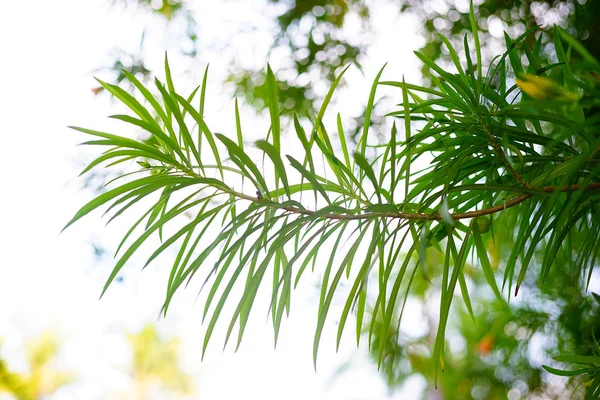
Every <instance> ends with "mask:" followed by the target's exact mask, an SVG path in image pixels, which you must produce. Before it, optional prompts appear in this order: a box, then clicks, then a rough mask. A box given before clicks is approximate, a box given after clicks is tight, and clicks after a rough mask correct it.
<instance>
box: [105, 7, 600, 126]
mask: <svg viewBox="0 0 600 400" xmlns="http://www.w3.org/2000/svg"><path fill="white" fill-rule="evenodd" d="M222 1H224V0H222ZM228 1H230V2H232V3H234V2H235V1H240V0H228ZM387 1H389V2H394V4H398V12H399V13H401V12H410V13H413V14H414V15H415V17H416V18H418V19H419V20H421V21H422V26H423V30H422V34H423V35H424V36H425V38H426V44H425V46H424V48H423V49H422V52H423V53H424V54H425V55H426V56H427V57H429V58H430V59H432V60H434V61H436V60H445V61H446V62H450V57H449V54H448V53H447V51H446V50H445V49H444V47H443V43H442V41H441V39H440V36H439V34H440V33H441V34H443V35H445V36H446V37H448V38H449V39H450V40H451V42H452V43H453V45H454V46H455V47H456V49H457V51H458V53H461V50H463V46H462V35H463V34H464V33H465V32H466V31H468V30H469V29H470V28H469V26H470V21H469V2H468V1H467V0H423V1H421V0H402V1H395V0H387ZM112 3H113V4H114V5H115V6H117V5H124V6H128V7H134V8H135V9H136V10H138V11H142V13H143V14H146V15H156V16H158V17H160V18H162V19H164V20H165V21H166V22H167V23H168V24H171V25H181V26H185V30H184V34H183V35H182V37H180V39H178V42H181V43H182V45H181V46H180V47H181V52H182V54H185V55H188V56H190V57H196V56H197V55H198V51H199V50H200V49H199V42H198V29H197V26H198V24H202V20H201V19H200V20H199V21H196V19H195V18H194V15H193V12H192V8H191V4H190V3H189V2H185V1H182V0H155V1H152V0H112ZM267 4H270V5H271V6H272V7H275V8H276V9H277V10H278V16H277V17H276V18H275V22H276V31H275V32H274V33H273V40H272V42H271V44H270V46H271V50H272V51H273V50H275V49H280V50H283V52H284V54H287V56H286V58H285V61H284V62H283V63H282V65H281V66H279V67H278V69H277V71H276V72H277V74H276V75H277V76H282V77H283V76H285V79H283V78H281V79H278V81H277V84H278V88H279V91H280V99H281V104H282V111H281V112H282V113H283V114H288V115H293V114H298V115H300V116H308V115H312V114H314V112H315V111H316V110H317V106H318V104H317V103H316V100H317V98H318V97H322V95H323V93H315V91H314V88H315V87H318V86H319V83H325V84H326V86H329V85H330V84H331V83H332V82H333V79H334V78H335V76H336V75H337V74H339V72H340V70H341V67H343V66H346V65H348V64H354V65H357V66H358V67H359V68H360V66H361V59H362V57H363V56H364V54H365V51H366V49H367V48H368V45H369V43H370V40H371V39H369V35H368V33H369V32H370V31H372V26H373V25H374V24H376V23H377V21H373V20H372V18H371V14H370V10H369V7H372V6H376V5H374V4H371V3H369V2H367V1H366V0H303V1H294V0H285V1H284V0H267ZM475 6H476V7H475V12H476V18H477V21H478V26H479V29H480V34H481V36H482V43H484V45H483V49H484V51H483V56H484V57H483V60H484V62H485V63H486V64H488V63H489V62H490V61H491V57H492V55H493V54H494V53H495V50H494V49H492V47H495V48H497V47H498V46H499V45H502V44H503V42H504V38H503V34H504V33H503V32H504V31H506V33H507V34H508V36H509V37H511V38H512V39H515V38H516V37H518V36H519V35H521V34H522V33H524V32H525V31H526V30H527V29H528V28H531V27H532V26H534V25H536V24H537V25H540V26H542V27H548V26H552V25H554V24H558V25H560V26H562V27H563V28H565V29H566V30H567V32H568V33H570V34H571V35H572V36H574V37H575V38H577V39H578V40H580V41H581V43H582V44H583V45H584V46H585V47H586V48H587V49H588V51H590V53H591V54H592V55H593V56H595V57H597V58H598V57H600V28H599V27H598V24H597V22H598V21H600V2H598V1H592V0H542V1H531V0H483V1H482V0H479V1H476V2H475ZM350 15H352V16H353V17H354V18H355V19H358V20H360V21H361V28H360V29H361V30H362V32H361V34H357V33H355V34H354V35H352V36H348V35H347V34H346V33H345V32H344V30H343V28H344V24H345V22H346V20H347V19H348V17H349V16H350ZM247 24H248V25H250V26H251V25H252V21H248V22H247ZM539 34H540V35H542V36H543V40H542V44H543V47H544V52H545V54H550V53H552V50H553V49H552V44H551V40H550V39H551V38H549V37H548V36H546V35H545V34H544V33H543V32H542V31H540V32H539ZM142 36H143V35H142ZM527 40H529V41H530V43H529V44H532V43H533V41H534V40H535V37H533V36H530V37H528V39H527ZM548 46H549V47H548ZM547 47H548V48H547ZM142 49H143V40H142V41H141V44H140V53H139V54H141V53H142ZM139 54H137V55H136V54H128V53H125V52H122V51H120V50H116V51H115V53H114V54H113V56H112V57H113V59H114V62H113V63H112V64H111V65H109V66H107V67H106V68H105V69H107V70H111V71H113V72H114V75H115V76H116V78H115V81H116V82H121V81H123V79H124V75H123V73H122V70H123V69H125V70H127V71H129V72H131V73H133V74H135V75H137V76H138V78H141V79H142V81H143V80H144V78H148V77H149V76H150V73H151V71H150V70H149V68H147V66H146V65H145V63H144V59H143V57H141V56H140V55H139ZM423 72H424V74H425V76H430V72H429V68H428V67H427V66H426V65H424V66H423ZM265 74H266V71H265V70H264V69H262V68H261V69H248V68H245V67H242V66H241V65H239V63H237V62H236V60H235V59H233V60H232V63H231V71H230V75H229V79H228V80H229V82H231V83H232V84H233V85H234V86H235V88H236V94H239V95H242V96H243V97H244V99H245V103H246V104H250V105H252V106H254V107H255V108H256V109H257V110H263V109H264V108H266V107H267V97H266V96H267V94H266V87H265V86H264V82H265ZM342 84H343V82H342ZM95 90H96V91H101V90H102V88H101V87H98V88H96V89H95ZM359 119H360V117H359ZM359 119H357V122H359Z"/></svg>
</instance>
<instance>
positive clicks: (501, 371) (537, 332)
mask: <svg viewBox="0 0 600 400" xmlns="http://www.w3.org/2000/svg"><path fill="white" fill-rule="evenodd" d="M508 232H509V231H508V230H504V229H503V227H502V228H497V229H496V230H495V232H494V237H492V233H491V232H490V233H488V234H486V235H484V239H485V241H486V245H487V247H488V252H489V253H490V254H496V255H500V254H502V250H501V248H500V243H506V244H507V246H509V245H511V244H512V245H514V237H512V235H510V234H507V233H508ZM540 253H541V251H540ZM538 256H541V254H540V255H538ZM443 259H444V254H443V253H441V252H439V251H437V250H435V249H433V248H429V249H428V253H427V264H428V267H427V268H428V275H429V276H433V277H437V279H440V276H441V272H442V271H441V265H443ZM503 262H505V261H504V260H501V259H500V258H498V259H496V260H495V262H494V263H493V265H492V267H493V268H494V270H497V269H498V268H499V267H500V264H501V263H503ZM477 269H478V266H477V265H471V264H467V265H466V266H465V273H466V275H467V276H468V278H469V283H470V285H472V286H471V290H470V292H471V293H472V295H471V298H470V299H471V302H472V307H473V310H474V311H475V313H474V315H475V318H473V317H472V316H471V315H470V314H469V312H468V311H467V309H466V308H465V307H464V306H463V307H460V308H456V309H455V310H454V311H453V313H452V317H451V318H450V320H451V321H452V322H451V326H450V327H449V328H448V329H449V351H448V356H447V358H446V359H445V362H444V373H443V374H441V375H439V376H438V384H437V390H436V388H435V384H434V368H433V366H434V362H433V360H432V354H431V352H430V351H429V350H428V349H430V348H432V347H433V342H434V340H435V330H436V326H435V325H434V323H433V320H434V315H432V314H434V313H435V311H436V310H434V309H432V308H431V307H427V306H425V304H427V301H429V300H431V299H432V298H434V297H435V296H436V295H439V291H438V290H439V282H437V279H434V281H433V282H432V283H433V284H432V285H429V284H428V283H427V282H425V281H424V280H423V278H422V276H419V275H417V276H416V277H415V280H416V282H415V283H414V285H413V291H412V292H411V297H410V300H411V301H413V302H414V301H417V302H419V303H421V304H423V305H424V306H423V307H422V308H421V310H422V315H421V318H422V319H423V320H424V321H427V324H426V326H427V329H426V330H425V332H421V333H419V334H417V335H415V333H414V332H412V333H411V328H410V327H401V329H398V327H397V326H392V327H390V329H391V331H390V332H389V333H388V336H387V339H385V343H384V344H383V346H384V357H383V359H382V362H381V364H380V369H381V372H382V374H383V376H384V378H385V380H386V383H387V385H388V387H389V388H390V390H394V389H395V388H399V387H401V386H402V385H403V384H404V383H405V382H406V380H407V379H408V378H410V377H413V376H421V377H423V378H424V379H425V380H426V382H427V387H426V389H425V391H424V392H423V393H422V396H421V398H423V399H428V398H441V399H505V398H507V393H509V392H510V396H512V397H510V396H509V398H520V399H535V398H538V399H539V398H568V397H569V396H571V394H572V392H573V391H574V390H575V389H576V387H577V385H578V384H579V383H580V382H581V379H580V378H576V379H575V380H574V381H573V382H571V383H570V384H568V385H567V381H566V379H565V380H563V381H561V380H560V379H557V378H556V377H555V376H551V375H550V374H548V373H547V372H545V371H544V369H543V368H542V364H550V365H552V366H553V367H554V368H557V367H556V365H557V363H556V362H553V361H552V359H551V357H552V356H555V355H557V354H559V353H568V354H577V355H588V356H592V355H596V354H598V344H597V342H596V340H595V338H596V337H600V297H598V296H597V295H595V294H593V293H585V292H582V289H581V286H580V285H579V283H578V282H577V279H576V278H574V279H565V276H568V275H569V272H570V271H569V270H568V268H566V264H558V265H557V268H555V269H552V271H551V273H550V276H549V277H548V281H547V282H546V283H545V284H544V285H543V286H541V287H540V286H539V285H538V284H537V283H536V282H535V280H534V279H528V280H526V282H525V284H524V285H523V288H522V289H521V290H522V291H523V293H524V296H523V298H520V299H519V300H518V301H516V302H515V303H514V304H511V305H509V304H507V303H506V302H503V301H498V299H496V298H494V297H493V293H491V291H490V290H489V288H488V286H487V283H486V281H485V279H483V277H482V275H481V274H480V273H479V272H478V271H477ZM413 304H414V303H413ZM398 312H399V311H397V313H398ZM370 318H373V316H372V315H371V316H370V317H369V319H368V320H367V325H366V328H365V331H364V334H365V335H368V334H369V324H370ZM374 318H375V321H376V323H377V324H381V323H382V322H381V314H378V315H376V316H375V317H374ZM394 319H397V318H394ZM372 332H373V335H374V338H373V340H372V353H371V355H372V358H373V362H374V363H377V360H378V349H379V346H380V345H382V343H381V340H382V339H381V337H380V336H378V332H380V330H379V329H377V328H375V329H374V330H373V331H372ZM557 360H560V361H564V360H562V359H561V358H560V357H558V358H557ZM592 361H595V362H596V364H598V363H599V361H600V360H599V359H596V360H592ZM588 362H589V360H588ZM588 367H589V366H588ZM545 368H547V369H548V370H549V371H551V372H552V373H557V372H558V373H560V371H557V370H556V369H552V367H545ZM580 373H581V371H580ZM563 375H569V376H573V375H574V374H572V373H571V374H563ZM596 376H597V372H596V375H592V379H594V378H595V377H596ZM593 387H595V388H598V384H597V383H596V385H595V386H593ZM579 389H585V386H584V385H581V387H580V388H579ZM511 391H512V392H511ZM584 395H585V393H584V391H583V390H580V391H578V392H576V393H573V398H575V399H577V398H582V397H583V396H584ZM586 398H590V399H591V398H594V399H595V398H597V397H593V396H591V397H590V394H588V395H587V397H586Z"/></svg>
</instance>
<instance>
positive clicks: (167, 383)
mask: <svg viewBox="0 0 600 400" xmlns="http://www.w3.org/2000/svg"><path fill="white" fill-rule="evenodd" d="M127 339H128V341H129V344H130V346H131V349H132V351H133V358H132V365H131V370H130V374H131V377H132V378H133V380H134V382H135V383H136V385H135V391H136V394H135V398H138V399H146V398H150V397H151V396H150V394H151V393H154V394H155V395H156V394H157V393H162V392H163V391H165V390H166V391H167V392H166V393H163V395H162V396H163V397H161V398H165V397H166V396H167V395H168V394H170V395H179V396H182V395H191V394H192V393H193V392H194V390H193V379H192V377H191V376H190V375H188V374H186V373H184V372H182V371H181V367H180V360H179V340H178V339H177V338H172V339H169V340H164V339H162V338H161V337H160V335H159V333H158V330H157V328H156V325H155V324H150V323H148V324H146V325H145V326H144V327H143V328H142V330H141V331H140V332H138V333H135V334H128V335H127ZM178 398H179V397H178Z"/></svg>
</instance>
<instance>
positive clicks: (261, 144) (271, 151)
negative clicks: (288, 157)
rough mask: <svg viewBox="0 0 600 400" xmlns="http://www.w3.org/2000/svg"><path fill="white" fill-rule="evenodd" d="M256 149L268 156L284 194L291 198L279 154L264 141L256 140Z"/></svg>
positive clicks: (272, 146)
mask: <svg viewBox="0 0 600 400" xmlns="http://www.w3.org/2000/svg"><path fill="white" fill-rule="evenodd" d="M256 147H258V148H259V149H261V150H262V151H264V152H265V153H266V154H267V155H268V156H269V158H270V159H271V161H272V162H273V165H274V166H275V171H276V173H277V176H278V177H279V178H280V179H281V182H282V183H283V187H284V189H285V192H286V194H287V196H288V198H290V197H291V196H292V194H291V192H290V186H289V184H288V179H287V174H286V172H285V167H284V165H283V161H281V156H280V155H279V152H278V151H277V149H276V148H275V146H274V145H272V144H271V143H269V142H267V141H266V140H258V141H257V142H256Z"/></svg>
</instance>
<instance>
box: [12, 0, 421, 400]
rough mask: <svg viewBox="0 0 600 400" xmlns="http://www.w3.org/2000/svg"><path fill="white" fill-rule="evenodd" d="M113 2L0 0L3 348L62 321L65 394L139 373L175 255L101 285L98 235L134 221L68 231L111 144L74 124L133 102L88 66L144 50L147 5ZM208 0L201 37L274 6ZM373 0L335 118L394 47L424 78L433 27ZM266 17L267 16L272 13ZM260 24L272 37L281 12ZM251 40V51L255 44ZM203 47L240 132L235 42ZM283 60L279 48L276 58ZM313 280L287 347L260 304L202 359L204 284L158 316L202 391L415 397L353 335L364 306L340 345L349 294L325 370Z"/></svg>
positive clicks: (248, 126)
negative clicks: (145, 330) (104, 86)
mask: <svg viewBox="0 0 600 400" xmlns="http://www.w3.org/2000/svg"><path fill="white" fill-rule="evenodd" d="M107 3H108V1H102V0H86V1H82V0H63V1H60V2H52V1H50V2H49V1H41V0H34V1H12V2H9V1H4V2H2V7H1V9H0V58H1V61H0V78H1V79H2V81H1V82H0V121H2V124H1V125H0V130H1V132H2V141H1V149H2V153H1V154H2V165H1V167H0V171H1V172H0V177H1V180H0V182H1V186H0V187H1V189H0V193H1V195H0V210H1V215H2V217H1V219H0V226H1V229H0V337H1V338H2V348H1V350H0V351H1V352H2V356H3V357H6V358H7V359H8V360H9V362H10V363H11V364H10V366H11V367H13V368H14V369H16V370H23V369H24V368H26V362H25V359H24V352H23V350H24V347H23V345H24V343H25V342H26V341H27V340H28V339H31V338H33V337H35V336H37V335H38V334H39V333H40V332H42V331H44V330H47V329H52V330H55V331H56V332H57V333H58V334H59V336H60V339H61V340H62V353H61V357H60V360H59V365H58V369H64V370H70V371H76V372H77V373H78V377H79V380H78V382H77V383H76V384H74V385H71V386H69V387H67V388H65V389H63V390H61V391H59V392H57V394H56V395H55V396H53V397H52V398H53V399H100V398H110V397H111V395H113V394H114V393H115V392H118V391H120V390H124V389H125V388H126V387H127V385H128V384H129V381H128V380H127V376H126V375H125V374H124V373H123V371H124V370H125V368H127V365H128V364H127V363H128V352H129V348H128V347H127V345H126V342H125V332H134V331H137V330H139V329H140V328H141V326H143V324H144V323H146V322H147V321H156V320H157V314H158V311H159V309H160V305H161V304H162V300H163V295H164V288H165V279H166V276H167V274H168V271H169V266H168V265H163V266H161V265H160V263H157V264H155V265H151V266H150V267H149V268H148V269H147V270H145V271H144V272H143V273H140V272H139V269H140V266H141V265H139V263H140V261H141V259H140V260H137V263H136V261H135V260H133V262H131V263H130V264H129V267H126V273H125V282H124V283H122V284H119V283H115V284H113V286H112V287H111V288H110V289H109V291H108V292H107V295H106V296H105V297H104V298H103V299H102V300H98V296H99V294H100V291H101V288H102V286H103V284H104V281H105V279H106V277H107V276H108V273H109V272H110V269H111V268H112V265H113V260H112V258H111V257H110V256H108V257H105V258H103V259H102V260H101V261H100V262H98V261H97V260H96V258H95V257H94V254H93V250H92V246H91V244H92V243H101V244H102V245H103V246H105V247H106V248H107V250H108V252H109V254H112V253H113V252H114V249H115V248H116V244H117V243H118V241H119V240H120V237H121V236H120V235H122V234H123V233H124V229H125V225H123V224H121V225H119V224H115V226H113V227H110V226H109V228H104V223H105V220H100V215H101V212H100V213H98V212H95V213H93V214H91V215H90V216H88V217H86V218H84V219H83V220H82V221H79V222H78V223H76V224H75V225H74V226H72V227H71V228H69V229H68V230H67V231H66V232H64V233H62V234H60V235H59V232H60V229H61V228H62V227H63V226H64V224H65V223H66V222H67V221H68V220H69V219H70V218H71V217H72V215H73V214H74V212H75V211H76V210H77V209H78V208H79V207H80V206H81V205H83V204H84V203H85V202H86V201H88V200H89V199H90V198H91V197H92V195H93V193H91V192H90V191H87V190H81V186H82V185H83V180H82V179H77V175H78V174H79V172H80V170H81V169H82V164H83V162H85V161H89V160H91V155H92V154H98V149H85V148H83V147H77V146H76V144H77V143H80V142H82V141H85V140H87V137H85V135H82V134H80V133H77V132H75V131H71V130H69V129H67V128H66V126H68V125H80V126H85V127H89V128H92V129H98V130H103V129H105V130H108V131H112V132H115V133H118V128H121V127H122V125H121V124H117V123H115V122H114V121H108V120H107V119H106V116H108V115H111V114H115V113H118V112H122V111H123V109H122V108H118V107H117V106H116V105H115V104H111V102H110V101H108V99H107V97H106V96H104V97H100V98H96V97H94V95H93V94H92V92H91V90H90V89H91V88H93V87H95V86H97V84H96V83H95V81H94V80H93V79H92V73H91V71H93V70H95V69H96V68H98V67H100V66H103V65H106V62H107V59H108V57H107V54H109V52H110V51H111V50H112V49H113V48H115V47H117V46H120V47H123V48H126V49H132V50H134V49H135V48H136V47H137V46H138V40H139V33H140V32H141V29H142V28H143V21H144V20H145V18H144V17H143V16H139V17H137V18H136V17H135V15H134V12H133V11H132V10H130V11H127V12H121V11H110V8H109V7H108V6H107ZM201 3H202V4H203V5H202V6H201V5H200V2H198V15H197V19H198V22H199V25H200V28H201V33H200V41H201V49H202V48H203V47H202V46H204V44H206V43H211V42H212V41H214V40H217V39H218V38H222V37H223V36H225V37H226V36H227V35H228V34H231V33H230V32H229V33H228V29H230V27H231V26H235V23H236V21H237V22H240V21H243V20H244V19H249V18H253V19H254V21H255V22H254V23H256V21H261V16H260V14H258V13H259V12H260V10H261V5H262V4H263V3H262V2H260V1H254V0H250V1H235V2H230V3H228V2H226V1H211V2H201ZM375 3H376V2H375ZM209 4H210V5H209ZM372 12H373V14H374V16H373V17H374V18H373V20H374V21H377V24H376V26H375V30H376V34H377V40H376V41H375V43H374V45H373V46H372V47H370V49H369V51H368V53H367V57H366V58H365V60H366V61H365V64H364V67H365V74H366V76H365V77H362V76H361V74H360V72H358V71H357V69H356V68H351V69H350V70H349V72H348V74H347V77H348V80H349V81H351V82H353V84H352V87H351V88H350V89H349V90H346V92H345V93H344V94H343V95H341V96H339V98H340V99H344V101H343V102H342V101H338V102H337V104H335V105H334V106H333V107H331V109H330V112H329V118H333V116H335V114H336V113H337V112H338V111H341V112H342V114H345V113H347V110H355V111H357V110H358V109H359V108H360V106H361V105H363V104H364V103H365V102H366V99H367V97H368V92H369V88H370V84H371V80H372V79H373V78H374V76H375V74H376V72H377V71H378V70H379V68H380V67H381V66H382V65H383V63H385V62H389V64H388V67H387V68H386V74H384V78H386V79H394V80H400V79H401V78H402V74H406V79H407V81H412V82H415V81H416V80H417V79H418V66H417V64H416V57H414V56H413V55H412V50H414V49H416V48H418V47H419V46H420V44H421V43H422V42H421V41H422V39H421V38H420V37H418V36H417V34H416V32H417V31H418V27H417V26H416V24H414V23H412V22H411V20H410V17H409V16H403V17H402V18H401V19H400V20H398V17H397V14H396V10H390V9H384V8H380V7H373V8H372ZM226 15H227V17H225V16H226ZM262 20H264V21H265V23H268V21H269V18H265V17H262ZM228 21H232V22H228ZM348 29H352V27H351V26H350V27H349V28H348ZM261 34H262V35H265V36H264V37H265V39H266V41H265V44H264V46H267V45H268V38H269V36H268V28H266V29H265V32H263V33H259V34H258V35H259V36H260V35H261ZM255 37H258V36H255ZM255 37H254V38H255ZM148 40H152V35H150V37H149V39H148ZM238 42H239V43H238ZM233 44H235V45H236V46H238V45H239V46H243V44H244V43H243V38H239V37H238V38H235V40H234V41H233ZM241 48H243V47H241ZM165 50H167V51H168V50H170V51H171V52H170V54H172V57H171V64H172V67H173V68H174V69H180V70H183V69H185V68H186V65H184V64H185V63H184V61H183V60H182V59H178V57H177V56H176V55H175V54H176V53H177V49H176V48H172V49H170V48H169V46H168V44H167V43H163V42H159V41H157V43H156V46H155V47H152V49H151V51H148V50H147V56H148V59H149V60H150V62H151V65H152V66H153V67H154V68H155V70H156V71H157V74H158V75H159V76H162V70H161V68H162V66H161V63H162V57H163V54H164V51H165ZM240 51H241V50H240ZM245 51H246V53H244V52H240V57H249V56H251V54H248V53H247V52H248V50H245ZM201 54H202V61H203V62H208V61H210V63H211V78H210V83H209V89H208V99H209V100H210V101H208V102H207V110H206V115H207V116H208V122H209V125H210V126H211V128H212V129H213V130H216V131H227V130H229V131H230V132H231V131H232V128H233V126H234V125H233V124H234V121H233V118H232V117H233V101H232V100H231V99H230V96H229V94H228V93H223V91H222V90H221V81H220V79H222V78H223V76H222V74H220V73H219V71H220V70H221V71H222V70H223V68H224V64H225V62H227V61H228V58H226V57H222V56H221V57H220V54H219V53H218V52H216V51H213V52H212V53H211V52H210V51H209V52H205V53H203V52H202V51H201ZM265 61H266V60H263V63H265V64H266V62H265ZM178 62H181V63H180V64H179V65H180V66H181V67H180V68H178V67H177V65H178ZM270 62H272V63H273V64H276V63H277V60H270ZM186 76H188V79H190V78H189V75H186ZM200 79H201V71H199V72H198V74H197V76H193V77H192V78H191V80H194V82H190V83H189V86H188V82H186V81H182V80H176V85H177V86H179V87H180V88H181V87H187V88H190V89H191V88H192V87H193V85H195V84H197V82H198V81H200ZM352 112H354V111H351V112H350V113H352ZM242 119H243V123H244V127H245V128H244V130H245V131H246V132H248V131H250V132H259V133H260V132H265V133H266V123H265V121H266V120H265V119H257V121H258V122H257V123H256V124H254V123H253V121H252V119H255V118H254V112H253V111H251V110H244V111H243V114H242ZM167 257H168V256H167ZM301 286H302V288H301V289H300V290H299V291H297V292H295V293H294V295H293V301H292V312H291V317H290V319H288V320H286V321H284V323H283V327H282V332H281V334H280V338H279V344H278V348H277V350H276V351H273V341H272V337H273V335H272V327H271V324H270V321H267V320H266V319H265V318H264V317H262V316H261V314H263V315H265V316H266V308H262V309H261V308H256V309H255V311H254V312H253V318H251V320H250V324H249V327H248V329H247V333H246V335H245V337H244V342H243V343H242V346H241V349H240V350H239V351H238V352H237V353H233V350H231V349H228V350H226V351H225V352H221V350H220V349H221V343H222V337H223V336H222V335H219V332H217V333H215V336H214V337H213V342H212V345H211V348H210V350H209V353H208V355H207V357H206V359H205V361H204V362H202V363H201V362H200V352H201V344H202V338H203V332H204V328H203V327H202V326H201V324H200V318H201V311H202V306H203V305H202V304H201V303H200V302H198V303H195V302H194V298H195V295H196V291H195V290H188V291H187V292H186V293H179V295H178V296H177V298H176V301H175V302H174V304H173V305H172V307H171V309H170V311H169V314H168V315H167V318H166V319H161V320H160V321H159V328H160V330H161V332H164V333H165V334H167V335H176V336H178V337H180V338H181V339H182V341H183V343H182V348H181V350H182V353H183V354H182V358H183V361H184V369H185V370H186V371H188V372H190V373H192V374H194V376H196V377H197V378H198V379H197V382H196V383H197V385H196V386H197V389H198V391H197V392H198V395H199V398H202V399H241V398H245V399H254V398H256V399H259V398H260V399H282V398H285V399H308V398H310V399H380V398H385V397H386V396H388V395H389V398H406V397H403V393H401V392H397V393H395V394H388V393H387V391H386V387H385V385H384V383H383V381H382V380H381V379H380V378H379V377H378V375H377V373H376V370H375V367H374V366H373V364H372V363H370V362H369V361H367V357H366V355H365V352H364V348H363V349H362V350H360V351H357V350H356V349H355V346H354V343H355V342H354V338H353V333H352V331H353V329H352V328H351V326H352V324H353V321H348V326H349V328H350V329H347V332H346V335H345V340H342V348H341V349H340V352H339V353H338V354H336V353H335V351H334V348H335V330H336V328H337V326H336V325H335V321H336V315H339V310H332V311H331V312H330V318H329V319H328V324H327V326H328V327H329V329H326V331H325V333H324V335H323V339H322V341H321V346H320V349H321V350H320V353H319V363H318V373H315V372H314V370H313V364H312V338H313V334H314V328H315V323H316V302H317V296H318V294H317V289H316V288H315V286H314V285H311V284H310V281H309V280H308V279H305V282H304V285H301ZM338 307H341V305H338ZM405 318H407V317H405ZM408 318H410V317H408ZM406 323H407V324H409V323H410V321H409V320H408V319H407V320H406ZM363 344H364V341H363ZM361 347H362V344H361ZM349 360H352V361H353V362H352V364H351V365H350V366H349V369H348V370H347V371H346V372H345V373H344V374H343V375H341V376H339V377H337V378H335V377H334V374H335V371H336V370H337V369H338V368H340V366H342V365H343V364H344V363H346V362H347V361H349ZM404 395H406V393H404Z"/></svg>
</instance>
